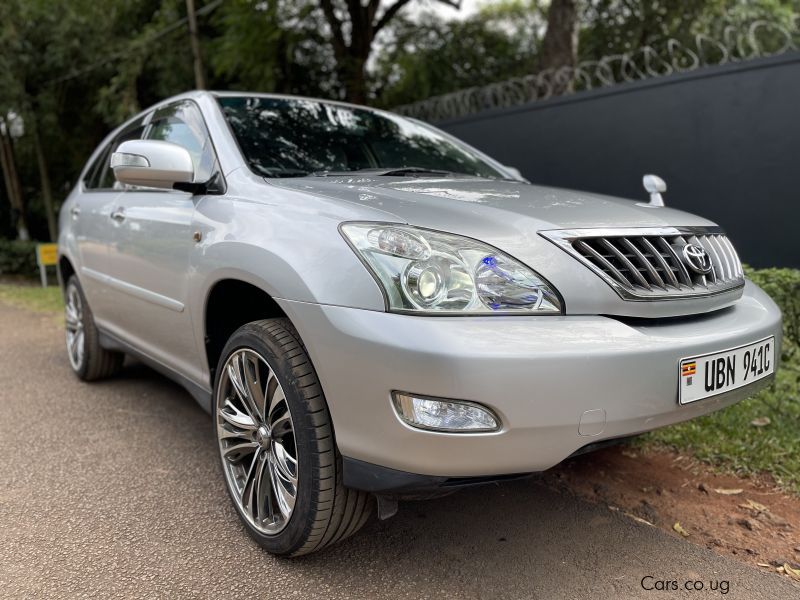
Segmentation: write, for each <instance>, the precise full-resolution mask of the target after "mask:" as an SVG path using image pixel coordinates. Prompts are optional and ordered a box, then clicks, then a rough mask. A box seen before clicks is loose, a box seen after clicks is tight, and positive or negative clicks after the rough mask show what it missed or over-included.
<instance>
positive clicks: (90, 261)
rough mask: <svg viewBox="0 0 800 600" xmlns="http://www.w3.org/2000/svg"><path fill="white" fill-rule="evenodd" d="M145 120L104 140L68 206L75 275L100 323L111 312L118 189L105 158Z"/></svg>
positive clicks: (138, 130)
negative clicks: (110, 256) (76, 265)
mask: <svg viewBox="0 0 800 600" xmlns="http://www.w3.org/2000/svg"><path fill="white" fill-rule="evenodd" d="M145 121H146V120H145V118H143V117H142V118H138V119H136V120H135V121H133V122H131V123H129V124H128V125H127V126H126V127H124V128H123V129H122V131H120V133H119V134H117V135H116V136H115V137H114V138H112V139H111V140H110V141H109V142H107V143H106V145H105V147H103V149H102V150H101V151H100V153H99V154H98V155H97V157H96V158H95V160H94V163H92V166H91V167H90V168H89V170H88V171H87V172H86V175H85V177H84V179H83V181H82V182H81V186H82V193H81V194H80V196H79V197H78V199H77V201H76V202H75V204H74V205H73V206H72V208H71V210H70V219H71V220H72V227H73V229H74V231H75V237H76V241H77V246H78V254H79V261H80V273H79V275H78V276H79V279H80V281H81V286H82V287H83V291H84V293H85V294H86V297H87V299H88V300H89V305H90V306H91V307H92V312H93V314H94V318H95V320H96V321H97V323H98V324H100V326H101V327H104V326H105V325H106V324H107V322H108V319H109V318H110V316H111V314H110V313H111V312H112V311H111V310H110V308H111V307H112V304H111V303H112V299H111V298H110V297H109V293H108V291H109V289H108V285H107V278H108V249H109V245H110V244H111V243H112V242H113V240H112V235H113V233H114V226H113V225H114V224H113V220H112V218H111V215H112V213H113V210H114V207H115V206H116V205H117V198H118V197H119V195H120V193H121V192H122V190H121V186H120V185H119V184H118V183H117V181H116V180H115V179H114V173H113V172H112V171H111V168H110V166H109V160H110V157H111V153H112V152H114V150H116V148H117V146H119V145H120V144H121V143H122V142H124V141H127V140H134V139H139V138H140V137H141V136H142V135H143V133H144V128H145Z"/></svg>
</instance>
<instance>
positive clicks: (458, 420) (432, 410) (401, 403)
mask: <svg viewBox="0 0 800 600" xmlns="http://www.w3.org/2000/svg"><path fill="white" fill-rule="evenodd" d="M392 399H393V400H394V407H395V410H396V411H397V414H398V415H399V416H400V418H401V419H402V420H403V421H404V422H405V423H407V424H408V425H410V426H411V427H416V428H418V429H428V430H431V431H444V432H453V433H459V432H466V433H481V432H489V431H498V430H499V429H500V419H498V418H497V417H496V416H495V415H494V413H492V411H491V410H489V409H488V408H486V407H484V406H480V405H478V404H475V403H473V402H464V401H459V400H446V399H443V398H428V397H425V396H415V395H412V394H407V393H405V392H393V393H392Z"/></svg>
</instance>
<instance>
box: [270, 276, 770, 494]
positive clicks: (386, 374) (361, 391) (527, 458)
mask: <svg viewBox="0 0 800 600" xmlns="http://www.w3.org/2000/svg"><path fill="white" fill-rule="evenodd" d="M280 304H281V305H282V307H283V308H284V310H285V311H286V313H287V314H288V315H289V316H290V318H291V319H292V321H293V323H294V324H295V325H296V326H297V328H298V330H299V333H300V335H301V336H302V338H303V340H304V341H305V343H306V345H307V348H308V351H309V354H310V355H311V359H312V360H313V362H314V366H315V367H316V370H317V373H318V375H319V377H320V380H321V382H322V387H323V389H324V390H325V395H326V398H327V401H328V406H329V408H330V412H331V415H332V417H333V423H334V428H335V433H336V441H337V444H338V447H339V451H340V452H341V454H342V455H343V456H344V457H346V459H347V460H346V464H349V465H351V470H352V465H359V468H360V469H361V472H360V473H359V476H358V477H354V476H352V475H353V472H351V473H350V475H351V477H348V473H345V477H346V479H348V480H349V483H351V484H357V485H359V487H362V488H369V487H370V486H369V485H367V484H366V483H357V482H362V481H363V480H364V476H366V477H367V479H369V477H370V476H373V475H370V474H369V473H368V472H365V471H364V468H363V467H364V464H366V465H367V467H369V466H370V465H379V466H380V467H383V469H376V470H374V476H373V477H374V478H377V479H378V480H379V479H381V477H384V476H386V477H388V475H386V474H387V473H389V474H391V472H390V471H387V469H391V470H393V471H395V472H400V473H401V474H415V476H417V475H419V476H430V477H432V478H433V480H436V481H444V480H445V479H458V478H474V477H481V478H483V477H487V476H497V475H507V474H518V473H530V472H534V471H542V470H544V469H547V468H549V467H552V466H554V465H556V464H557V463H559V462H561V461H562V460H564V459H565V458H566V457H568V456H570V455H571V454H573V453H575V452H576V451H578V450H579V449H580V448H582V447H584V446H587V445H588V444H591V443H596V442H599V441H602V440H606V439H613V438H619V437H625V436H630V435H635V434H637V433H641V432H644V431H648V430H651V429H656V428H658V427H663V426H665V425H670V424H672V423H677V422H679V421H685V420H687V419H691V418H694V417H697V416H700V415H704V414H707V413H710V412H713V411H716V410H719V409H721V408H724V407H726V406H729V405H731V404H734V403H735V402H738V401H739V400H742V399H743V398H746V397H748V396H750V395H752V394H754V393H755V392H756V391H757V390H759V389H761V388H763V387H765V386H767V385H768V384H769V383H770V378H767V379H764V380H760V381H758V382H756V383H753V384H751V385H748V386H746V387H744V388H740V389H738V390H734V391H731V392H728V393H726V394H722V395H720V396H716V397H713V398H709V399H706V400H701V401H699V402H696V403H693V404H689V405H684V406H680V405H679V404H678V401H677V394H678V364H679V361H680V359H682V358H686V357H689V356H694V355H700V354H704V353H708V352H715V351H719V350H725V349H728V348H733V347H736V346H740V345H744V344H747V343H750V342H754V341H757V340H760V339H763V338H765V337H767V336H770V335H774V336H775V338H776V348H780V341H781V340H780V337H781V314H780V311H779V309H778V308H777V306H776V305H775V303H774V302H772V300H771V299H770V298H769V297H768V296H767V295H766V294H765V293H764V292H763V291H761V290H760V289H759V288H758V287H757V286H755V285H754V284H753V283H751V282H749V281H748V282H747V284H746V287H745V290H744V295H743V296H742V298H741V300H739V301H738V302H737V303H736V305H735V306H733V307H730V308H727V309H723V310H720V311H717V312H715V313H711V314H705V315H698V316H694V317H691V318H682V319H669V320H655V321H648V320H645V319H637V320H620V319H618V318H609V317H603V316H579V315H574V316H561V317H547V316H538V317H537V316H532V317H528V316H519V317H517V316H508V317H503V316H497V317H420V316H409V315H398V314H390V313H381V312H375V311H367V310H359V309H352V308H344V307H334V306H324V305H316V304H308V303H300V302H292V301H285V300H282V301H280ZM777 354H779V353H777V352H776V355H777ZM776 358H777V356H776ZM392 390H401V391H406V392H410V393H416V394H422V395H426V396H435V397H442V398H454V399H459V400H471V401H473V402H479V403H481V404H485V405H487V406H489V407H491V408H492V409H493V410H494V411H495V412H496V413H497V414H498V415H499V416H500V418H501V420H502V423H503V428H502V430H501V431H499V432H496V433H483V434H453V433H437V432H430V431H420V430H417V429H413V428H411V427H408V426H407V425H405V424H403V423H401V421H400V420H399V418H398V417H397V415H396V414H395V412H394V409H393V407H392V402H391V392H392ZM367 471H369V469H367ZM382 474H383V475H382ZM442 478H444V479H442ZM378 480H376V481H374V482H373V483H374V485H373V486H372V489H373V491H375V490H380V489H387V488H392V487H402V486H393V485H390V482H388V481H387V482H381V481H378Z"/></svg>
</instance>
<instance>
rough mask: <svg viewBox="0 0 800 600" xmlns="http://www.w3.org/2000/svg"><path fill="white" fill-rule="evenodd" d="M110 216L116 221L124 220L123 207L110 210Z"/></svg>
mask: <svg viewBox="0 0 800 600" xmlns="http://www.w3.org/2000/svg"><path fill="white" fill-rule="evenodd" d="M110 216H111V218H112V219H114V220H115V221H116V222H117V223H122V222H123V221H124V220H125V209H124V208H122V207H120V208H118V209H116V210H113V211H111V215H110Z"/></svg>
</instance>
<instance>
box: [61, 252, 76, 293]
mask: <svg viewBox="0 0 800 600" xmlns="http://www.w3.org/2000/svg"><path fill="white" fill-rule="evenodd" d="M76 273H77V271H76V269H75V267H74V265H73V264H72V261H71V260H70V259H69V257H68V256H67V255H66V254H62V255H61V256H59V258H58V279H59V282H60V284H61V289H64V287H65V286H66V285H67V281H69V278H70V277H72V276H73V275H75V274H76Z"/></svg>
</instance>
